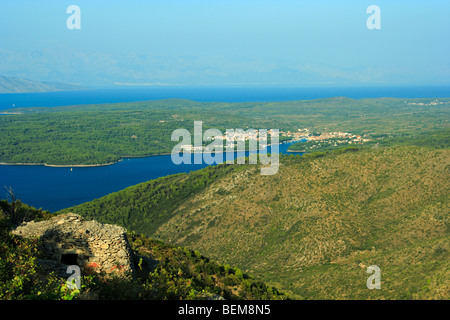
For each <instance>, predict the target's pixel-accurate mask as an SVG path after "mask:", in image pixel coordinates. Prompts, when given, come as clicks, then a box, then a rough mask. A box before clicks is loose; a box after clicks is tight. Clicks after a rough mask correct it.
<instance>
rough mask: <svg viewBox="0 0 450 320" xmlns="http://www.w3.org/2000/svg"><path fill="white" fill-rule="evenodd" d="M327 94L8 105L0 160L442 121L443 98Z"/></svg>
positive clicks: (404, 128)
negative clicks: (212, 132) (196, 130)
mask: <svg viewBox="0 0 450 320" xmlns="http://www.w3.org/2000/svg"><path fill="white" fill-rule="evenodd" d="M430 101H434V100H433V99H406V100H405V99H393V98H378V99H362V100H354V99H349V98H343V97H338V98H330V99H318V100H307V101H289V102H264V103H263V102H257V103H250V102H248V103H218V102H194V101H189V100H181V99H169V100H160V101H146V102H132V103H115V104H99V105H81V106H64V107H52V108H24V109H11V110H8V112H9V113H17V112H18V113H21V114H9V115H7V116H5V115H4V116H0V144H1V145H2V148H1V149H0V163H38V164H43V163H46V164H50V165H95V164H107V163H111V162H115V161H118V160H119V159H120V158H121V157H128V156H149V155H154V154H164V153H170V152H171V150H172V148H173V146H174V145H175V144H176V143H177V142H173V141H171V134H172V132H173V131H174V130H175V129H179V128H184V129H187V130H189V131H190V132H191V134H193V122H194V121H203V129H204V130H206V129H208V128H217V129H219V130H222V131H224V130H226V129H238V128H242V129H244V130H246V129H248V128H254V129H268V130H269V129H279V130H281V131H284V132H287V131H297V130H298V129H300V128H309V129H310V131H311V132H313V131H319V132H327V131H328V132H329V131H347V132H352V133H355V134H358V135H362V136H365V137H369V138H370V137H373V136H379V135H387V136H389V135H391V136H392V135H393V136H398V135H410V134H415V133H418V132H424V131H432V130H435V129H442V128H445V127H446V126H448V119H449V118H450V117H449V113H450V111H449V110H450V108H448V104H449V99H448V98H442V99H439V103H436V104H428V103H429V102H430Z"/></svg>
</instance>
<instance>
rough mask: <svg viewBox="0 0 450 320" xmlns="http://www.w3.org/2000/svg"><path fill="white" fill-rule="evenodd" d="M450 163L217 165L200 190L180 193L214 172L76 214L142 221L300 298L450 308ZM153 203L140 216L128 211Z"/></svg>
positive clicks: (372, 158) (371, 157) (374, 153)
mask: <svg viewBox="0 0 450 320" xmlns="http://www.w3.org/2000/svg"><path fill="white" fill-rule="evenodd" d="M449 166H450V150H448V149H431V148H427V147H417V146H408V145H404V146H393V147H378V148H365V149H360V150H357V149H354V148H351V149H347V150H340V151H337V152H328V153H315V154H310V155H306V156H284V157H282V158H281V166H280V170H279V172H278V174H276V175H273V176H262V175H260V171H259V168H258V167H257V166H253V165H247V166H245V165H244V166H237V165H234V166H233V165H229V166H219V167H214V168H207V169H208V170H210V172H211V171H212V172H217V174H216V178H214V179H211V181H209V182H208V183H205V184H203V185H202V186H201V187H199V188H195V189H190V190H192V192H190V193H182V194H181V195H180V189H181V190H182V189H184V188H186V185H189V184H190V183H194V184H195V182H194V181H197V180H196V178H194V177H195V176H197V177H199V176H200V177H201V176H202V175H204V174H206V172H207V171H203V172H202V171H199V172H194V173H191V174H188V175H182V176H177V177H168V178H164V179H159V180H157V181H151V182H147V183H144V184H141V185H138V186H135V187H130V188H127V189H126V190H124V191H121V192H118V193H116V194H113V195H110V196H107V197H104V198H101V199H98V200H95V201H93V202H90V203H87V204H83V205H80V206H77V207H74V208H69V209H68V210H65V211H72V212H76V213H79V214H82V215H95V216H98V217H99V220H104V221H110V220H114V221H116V222H117V223H119V224H122V225H125V226H128V227H131V226H134V227H136V226H137V225H138V224H137V223H136V222H133V221H134V220H133V219H137V217H138V216H142V217H143V218H142V220H141V222H142V223H141V224H140V225H139V227H138V228H139V232H143V233H145V234H147V235H148V236H151V237H156V238H158V239H161V240H163V241H165V242H168V243H172V244H174V245H182V246H187V247H189V248H193V249H196V250H198V251H200V252H202V253H203V254H205V255H207V256H210V257H211V258H214V259H217V260H218V261H219V262H221V263H230V264H233V265H236V266H238V267H239V268H241V269H242V270H244V271H246V272H248V273H250V274H253V275H255V276H257V277H258V278H259V279H262V280H264V281H266V282H267V283H269V284H270V285H274V286H276V287H277V288H279V289H281V290H286V291H287V292H289V293H290V294H291V295H292V296H293V297H295V298H299V299H448V298H449V297H450V289H449V287H450V286H449V279H450V268H449V260H448V254H449V250H450V242H449V231H450V221H449V215H448V212H450V210H449V199H450V197H449V186H450V184H449V181H450V179H449V168H450V167H449ZM227 168H229V169H227ZM219 172H220V173H221V174H219ZM181 178H183V179H181ZM189 179H192V180H191V181H190V182H189ZM169 185H171V186H172V187H169ZM177 186H178V188H179V189H178V191H176V190H177ZM172 190H175V191H172ZM162 195H164V197H163V196H162ZM165 199H171V200H170V201H168V200H165ZM141 201H144V203H143V204H142V207H141V208H140V211H139V214H138V215H137V216H133V214H128V213H127V212H129V210H130V208H131V209H132V208H133V206H136V204H138V203H141ZM148 203H152V205H151V206H147V205H146V204H148ZM168 203H171V204H172V205H170V206H167V205H166V204H168ZM151 217H154V218H151ZM111 222H112V221H111ZM370 265H377V266H379V267H380V268H381V272H382V273H381V279H382V280H381V281H382V283H381V290H369V289H367V287H366V280H367V278H368V276H369V275H368V274H367V273H366V269H367V267H368V266H370Z"/></svg>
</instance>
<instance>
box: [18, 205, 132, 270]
mask: <svg viewBox="0 0 450 320" xmlns="http://www.w3.org/2000/svg"><path fill="white" fill-rule="evenodd" d="M13 233H14V234H16V235H19V236H22V237H25V238H35V237H37V238H39V239H40V240H41V247H40V252H41V253H42V259H44V260H46V259H48V260H52V261H56V262H58V263H60V264H62V265H78V266H79V267H80V268H81V269H82V270H83V268H86V267H88V268H89V269H90V270H94V271H97V272H105V273H107V274H118V275H127V274H132V273H133V271H134V267H133V260H132V253H131V250H130V246H129V243H128V240H127V237H126V230H125V229H124V228H122V227H119V226H116V225H111V224H101V223H99V222H97V221H94V220H92V221H86V220H84V219H83V218H82V217H81V216H79V215H77V214H74V213H67V214H63V215H58V216H55V217H53V218H52V219H50V220H46V221H40V222H33V221H32V222H28V223H24V224H22V225H20V226H19V227H18V228H16V229H15V230H14V231H13Z"/></svg>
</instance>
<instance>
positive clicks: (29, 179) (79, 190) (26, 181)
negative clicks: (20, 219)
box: [0, 87, 450, 212]
mask: <svg viewBox="0 0 450 320" xmlns="http://www.w3.org/2000/svg"><path fill="white" fill-rule="evenodd" d="M449 92H450V90H449V87H420V88H419V87H396V88H389V87H359V88H314V87H311V88H275V87H267V88H261V87H259V88H251V87H204V88H198V87H191V88H187V87H151V88H149V87H145V88H142V87H141V88H125V89H123V88H122V89H114V90H113V89H97V90H84V91H68V92H51V93H26V94H0V110H6V109H11V108H13V107H16V108H19V107H55V106H62V105H77V104H94V103H114V102H132V101H144V100H158V99H167V98H182V99H191V100H196V101H223V102H250V101H292V100H309V99H319V98H327V97H335V96H346V97H349V98H354V99H360V98H376V97H398V98H440V97H449V96H450V94H449ZM288 147H289V144H282V145H280V151H279V152H280V153H283V154H286V153H288V152H287V149H288ZM269 152H270V150H269ZM205 166H207V165H206V164H197V165H186V164H181V165H175V164H173V163H172V161H171V157H170V155H161V156H153V157H147V158H127V159H123V160H122V161H120V162H118V163H116V164H114V165H110V166H101V167H87V168H79V167H74V168H55V167H45V166H28V165H0V188H1V189H0V198H7V192H6V188H4V187H7V188H9V187H11V188H12V189H13V191H14V193H15V195H16V196H17V197H18V198H19V199H20V200H22V201H23V202H24V203H27V204H29V205H32V206H34V207H36V208H42V209H45V210H50V211H52V212H55V211H58V210H60V209H63V208H67V207H71V206H74V205H77V204H81V203H84V202H87V201H91V200H93V199H96V198H100V197H102V196H104V195H107V194H109V193H111V192H115V191H119V190H122V189H124V188H126V187H128V186H132V185H135V184H138V183H141V182H145V181H148V180H151V179H155V178H158V177H162V176H166V175H170V174H175V173H180V172H189V171H192V170H197V169H200V168H203V167H205Z"/></svg>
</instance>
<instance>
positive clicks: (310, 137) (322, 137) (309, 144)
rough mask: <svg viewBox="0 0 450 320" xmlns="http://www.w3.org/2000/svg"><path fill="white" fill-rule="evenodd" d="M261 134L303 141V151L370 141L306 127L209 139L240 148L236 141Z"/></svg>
mask: <svg viewBox="0 0 450 320" xmlns="http://www.w3.org/2000/svg"><path fill="white" fill-rule="evenodd" d="M261 136H263V137H265V139H268V141H270V139H269V138H267V136H270V137H278V138H279V141H280V143H287V142H290V143H292V142H303V143H302V145H304V146H305V151H306V149H318V148H321V147H323V146H332V147H337V146H340V145H345V144H363V143H365V142H368V141H370V139H367V138H364V137H362V136H360V135H356V134H353V133H349V132H340V131H336V132H325V133H320V134H317V133H311V132H310V130H309V129H307V128H302V129H297V131H278V130H267V135H264V134H263V135H261V133H260V132H259V131H258V130H247V131H245V130H227V132H226V133H225V134H221V135H216V136H213V137H211V138H210V139H209V141H216V140H220V141H222V146H224V147H226V148H235V147H238V148H240V147H245V146H244V145H242V146H241V145H239V143H237V142H239V141H241V142H246V143H249V142H251V141H254V142H256V141H259V140H260V138H261ZM250 147H251V145H250ZM255 147H256V146H255ZM180 148H181V149H183V150H184V151H186V152H202V151H204V148H205V146H204V145H203V146H196V145H192V144H185V145H181V146H180ZM295 149H297V148H293V151H298V150H295ZM302 151H304V150H302Z"/></svg>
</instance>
